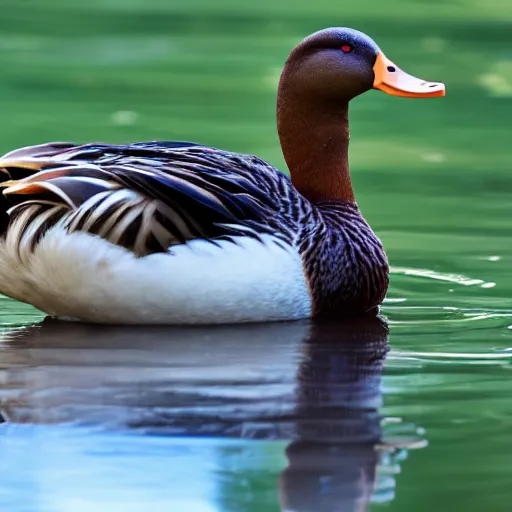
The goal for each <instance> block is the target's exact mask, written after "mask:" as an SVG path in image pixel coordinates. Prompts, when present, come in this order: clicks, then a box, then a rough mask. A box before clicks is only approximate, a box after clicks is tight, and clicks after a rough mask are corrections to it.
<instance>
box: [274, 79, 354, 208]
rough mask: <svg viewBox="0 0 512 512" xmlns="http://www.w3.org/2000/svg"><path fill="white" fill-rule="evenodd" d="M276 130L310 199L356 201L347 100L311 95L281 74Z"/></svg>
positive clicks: (290, 165) (293, 172)
mask: <svg viewBox="0 0 512 512" xmlns="http://www.w3.org/2000/svg"><path fill="white" fill-rule="evenodd" d="M277 130H278V133H279V138H280V141H281V147H282V150H283V154H284V158H285V160H286V164H287V165H288V169H289V171H290V174H291V177H292V181H293V184H294V185H295V187H296V188H297V190H298V191H299V192H300V193H301V194H302V195H303V196H304V197H306V198H307V199H309V200H310V201H324V200H333V199H334V200H340V201H346V202H354V201H355V198H354V191H353V189H352V181H351V179H350V171H349V165H348V143H349V139H350V134H349V128H348V102H347V103H345V104H340V103H339V101H337V102H336V103H334V102H330V101H325V100H324V101H322V100H319V99H314V98H313V99H311V98H308V97H307V95H305V94H303V93H302V92H301V91H300V88H299V87H298V84H294V83H293V80H289V79H288V77H287V75H286V70H285V72H284V73H283V76H282V77H281V83H280V85H279V92H278V97H277Z"/></svg>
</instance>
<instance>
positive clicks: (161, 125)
mask: <svg viewBox="0 0 512 512" xmlns="http://www.w3.org/2000/svg"><path fill="white" fill-rule="evenodd" d="M333 25H344V26H353V27H354V28H358V29H360V30H363V31H365V32H367V33H368V34H370V35H371V36H372V37H374V39H375V40H376V41H377V42H378V44H379V45H380V46H381V48H382V50H383V51H384V52H385V53H386V54H387V56H388V57H390V58H391V59H392V60H393V61H394V62H396V64H397V65H399V66H400V67H402V68H403V69H404V70H406V71H408V72H409V73H411V74H413V75H416V76H419V77H422V78H425V79H428V80H439V81H443V82H445V84H446V89H447V96H446V98H443V99H432V100H406V99H398V98H393V97H390V96H387V95H385V94H382V93H380V92H377V91H373V92H370V93H368V94H365V95H364V96H362V97H360V98H357V99H356V100H355V101H354V102H353V105H352V108H351V129H352V143H351V166H352V174H353V181H354V186H355V189H356V194H357V198H358V202H359V204H360V206H361V209H362V210H363V212H364V213H365V216H366V217H367V219H368V221H369V222H370V224H371V225H372V226H373V228H374V229H375V231H376V232H377V233H378V234H379V236H380V237H381V238H382V240H383V242H384V245H385V247H386V249H387V252H388V255H389V259H390V262H391V264H392V266H393V273H392V277H391V286H390V291H389V294H388V299H387V302H386V303H385V305H384V308H383V313H384V315H385V316H386V317H387V318H388V320H389V324H390V332H391V335H390V343H391V346H392V351H391V352H390V354H389V356H388V359H387V362H386V365H385V369H384V377H383V394H384V396H383V400H384V405H383V406H382V408H381V409H380V413H381V414H382V415H383V416H384V417H386V418H392V417H397V418H403V419H404V420H405V421H407V422H410V423H411V424H414V425H417V426H419V427H421V428H422V429H425V432H426V434H425V436H426V438H427V440H428V446H427V447H423V448H422V449H418V450H415V451H413V450H411V451H410V453H409V458H408V460H406V461H404V462H402V463H401V467H402V473H401V474H399V475H396V477H395V479H396V489H395V492H394V495H393V499H390V500H389V499H388V500H387V504H386V505H383V504H379V503H377V504H374V505H372V506H371V507H372V510H374V509H375V510H382V509H383V508H384V507H385V508H386V509H387V510H393V511H397V512H398V511H407V510H411V509H413V510H417V511H423V510H424V511H430V510H439V511H451V510H459V509H460V510H475V511H477V510H491V511H501V510H503V511H506V510H509V509H510V501H511V499H512V490H511V487H510V480H511V478H512V460H511V458H510V454H511V446H512V442H511V441H510V439H509V436H510V430H511V427H512V424H511V421H510V417H511V413H512V401H511V398H510V397H511V394H512V383H511V382H512V381H511V380H509V379H510V368H511V366H510V362H509V361H510V359H509V356H510V357H512V352H510V351H508V347H510V346H511V340H512V331H511V330H510V329H509V326H511V325H512V301H511V296H512V278H511V275H512V244H511V242H510V233H511V230H510V223H511V218H512V215H511V214H512V202H511V198H512V187H511V186H510V183H512V181H511V180H512V176H511V175H510V171H511V164H510V155H511V152H510V129H509V127H510V119H511V116H512V50H511V48H512V47H511V43H512V39H511V36H510V34H511V29H512V6H511V5H509V4H507V3H506V2H504V1H502V0H458V1H452V2H437V1H436V2H419V1H399V0H389V1H387V2H377V1H376V0H371V1H365V2H340V1H338V0H336V1H334V0H316V1H315V2H305V1H303V0H300V1H299V0H280V1H276V0H273V1H270V0H260V1H258V2H253V3H248V2H241V1H239V2H233V1H228V0H217V1H215V2H212V1H210V0H188V1H187V2H181V1H178V0H89V1H88V2H86V3H83V4H82V3H78V2H69V1H68V0H31V1H26V2H21V1H16V2H15V1H13V0H7V2H4V4H3V5H2V12H1V16H0V69H1V79H0V111H1V112H2V129H1V137H0V150H2V151H8V150H10V149H12V148H15V147H18V146H23V145H28V144H36V143H40V142H44V141H47V140H71V141H76V142H80V141H98V140H100V141H105V142H128V141H132V140H150V139H167V140H168V139H179V140H193V141H197V142H201V143H203V144H210V145H212V146H216V147H221V148H225V149H229V150H233V151H241V152H249V153H255V154H258V155H260V156H262V157H263V158H265V159H267V160H268V161H270V162H271V163H272V164H275V165H276V166H277V167H279V168H281V169H284V168H285V166H284V161H283V158H282V155H281V153H280V148H279V144H278V140H277V136H276V131H275V119H274V108H275V107H274V102H275V91H276V85H277V80H278V77H279V72H280V69H281V67H282V64H283V61H284V59H285V58H286V55H287V53H288V52H289V50H290V49H291V48H292V47H293V46H294V45H295V44H296V43H297V42H298V41H299V40H300V39H301V38H302V37H304V36H305V35H307V34H309V33H311V32H313V31H315V30H318V29H320V28H324V27H326V26H333ZM0 306H1V309H0V322H1V323H2V325H3V326H4V329H8V328H9V326H12V325H24V324H30V323H33V322H37V321H39V320H41V319H42V315H41V314H39V313H38V312H36V311H35V310H33V309H32V308H30V307H29V306H26V305H22V304H17V303H15V302H13V301H10V300H8V299H2V302H1V303H0ZM2 368H3V369H4V370H5V369H6V368H7V363H6V362H3V363H2ZM255 446H256V445H255ZM258 446H260V445H258ZM134 449H135V448H134ZM140 449H141V450H143V449H144V448H143V447H140ZM247 449H248V450H250V448H247ZM254 450H256V451H258V450H261V446H260V447H259V448H254ZM264 450H267V451H266V452H265V453H272V454H275V457H277V462H276V460H274V459H273V458H272V457H274V455H272V456H269V458H263V459H262V460H263V461H264V463H262V465H261V466H259V469H258V470H255V468H254V465H251V464H249V463H248V464H247V467H246V468H245V466H244V464H242V463H240V462H238V466H237V471H238V474H239V475H242V476H243V478H245V479H246V480H247V481H248V482H250V485H249V484H247V486H249V487H247V486H246V488H245V491H243V492H246V494H244V493H243V492H242V491H241V490H240V488H238V487H237V485H238V484H236V485H235V484H234V483H233V484H232V485H231V486H230V485H224V487H223V493H224V495H223V496H224V497H223V499H222V500H220V501H218V503H223V504H224V505H222V506H220V505H219V507H221V508H211V509H206V508H205V509H204V510H221V511H222V512H224V511H228V510H229V511H231V510H233V511H235V510H236V511H238V510H240V511H245V510H247V511H249V510H251V511H253V510H254V511H256V510H258V511H260V510H261V511H263V510H278V509H279V507H278V505H277V503H278V501H277V491H276V488H277V483H276V481H277V480H276V478H277V474H278V473H279V464H282V463H283V461H282V458H280V457H281V456H280V455H279V453H280V452H279V450H280V448H272V446H270V447H265V448H264ZM273 450H274V451H273ZM228 451H229V450H228ZM258 453H259V452H258ZM249 458H250V457H249ZM265 461H266V462H265ZM267 463H268V464H267ZM40 464H41V463H40ZM169 464H170V465H172V464H173V462H172V460H170V461H169ZM265 464H267V466H265ZM0 469H1V468H0ZM244 471H245V473H244ZM225 472H229V469H226V470H225ZM219 474H220V475H221V476H218V475H219ZM219 474H217V476H218V478H220V479H221V480H222V478H224V477H222V475H224V476H225V473H222V472H221V473H219ZM211 478H214V477H211ZM237 481H238V480H236V479H235V480H234V482H237ZM134 485H136V484H134ZM141 485H142V484H141ZM240 485H241V484H240ZM221 487H222V486H221ZM247 489H250V496H251V499H248V498H247V493H248V492H249V491H248V490H247ZM240 493H242V494H240ZM242 495H243V497H244V498H243V499H242V498H241V497H240V496H242ZM8 505H10V507H9V509H10V510H20V511H21V510H31V511H32V510H35V511H37V510H38V508H37V505H32V508H31V507H30V506H29V507H28V508H19V509H17V508H16V506H15V504H14V505H13V503H10V504H8ZM34 507H35V508H34ZM70 507H71V506H69V507H68V508H66V506H64V505H62V506H61V505H59V506H57V505H55V506H54V507H53V508H52V507H50V508H48V509H45V510H51V511H52V512H53V510H65V511H67V510H75V508H73V507H71V508H70ZM40 510H42V509H40ZM76 510H78V508H76ZM134 510H136V509H134ZM158 510H160V509H158ZM161 510H166V508H165V507H163V508H162V509H161ZM169 510H171V509H169ZM198 510H199V509H198ZM201 510H203V509H201ZM312 510H314V508H313V509H312ZM318 510H319V509H318Z"/></svg>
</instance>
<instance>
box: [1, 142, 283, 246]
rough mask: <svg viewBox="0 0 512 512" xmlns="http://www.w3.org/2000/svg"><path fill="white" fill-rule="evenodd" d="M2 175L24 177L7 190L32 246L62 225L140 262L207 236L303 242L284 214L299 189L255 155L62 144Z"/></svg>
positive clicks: (13, 161) (28, 156) (14, 155)
mask: <svg viewBox="0 0 512 512" xmlns="http://www.w3.org/2000/svg"><path fill="white" fill-rule="evenodd" d="M0 168H1V169H4V170H5V171H7V172H8V173H9V174H10V175H11V177H13V178H15V179H14V180H9V181H7V182H5V183H3V186H4V196H5V197H6V199H7V200H8V201H9V203H10V208H9V210H7V213H8V215H9V224H8V225H7V227H6V230H7V231H10V230H14V231H15V233H16V235H17V237H18V239H19V243H20V244H21V243H24V244H27V243H28V244H29V245H30V247H34V246H35V245H36V244H37V242H38V241H39V240H40V239H41V238H42V236H44V234H45V233H46V232H47V231H48V229H50V228H51V227H52V226H54V225H56V224H60V225H62V226H64V227H65V228H66V229H67V230H68V232H70V233H72V232H75V231H83V232H87V233H91V234H94V235H98V236H100V237H102V238H105V239H106V240H108V241H110V242H112V243H114V244H117V245H120V246H123V247H125V248H127V249H130V250H132V251H133V252H134V253H135V254H137V255H138V256H144V255H147V254H151V253H155V252H166V251H168V250H169V249H170V248H171V251H172V246H173V245H176V244H184V243H186V242H187V241H188V240H192V239H197V238H201V239H205V240H209V241H211V242H212V243H215V242H216V240H222V239H233V237H235V236H239V235H242V236H249V237H254V238H257V239H259V238H260V237H261V236H262V235H263V234H272V235H274V236H275V237H276V241H278V242H279V240H282V241H283V242H286V241H288V242H290V240H291V238H292V237H293V229H291V226H289V225H288V224H289V223H288V222H286V218H284V217H283V218H281V216H280V215H279V213H280V210H281V209H282V203H281V200H280V197H281V196H282V195H283V193H284V194H285V195H289V192H290V191H291V190H293V186H292V185H291V182H290V180H289V179H288V178H287V177H286V176H285V175H284V174H282V173H280V172H279V171H278V170H276V169H275V168H274V167H272V166H270V165H269V164H268V163H266V162H264V161H263V160H261V159H260V158H258V157H255V156H252V155H240V154H235V153H229V152H225V151H221V150H218V149H214V148H209V147H205V146H199V145H197V144H193V143H188V142H145V143H135V144H131V145H120V146H113V145H107V144H86V145H81V146H77V145H74V144H70V143H52V144H44V145H41V146H31V147H27V148H22V149H19V150H16V151H13V152H10V153H7V154H6V155H4V156H3V157H2V158H0ZM286 192H288V194H287V193H286Z"/></svg>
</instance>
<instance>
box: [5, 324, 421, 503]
mask: <svg viewBox="0 0 512 512" xmlns="http://www.w3.org/2000/svg"><path fill="white" fill-rule="evenodd" d="M387 337H388V330H387V326H386V324H385V323H384V322H383V321H382V320H381V319H379V318H377V317H368V318H364V319H361V320H360V321H357V322H352V323H343V324H340V323H321V324H310V323H308V322H302V323H301V322H299V323H289V324H287V323H281V324H264V325H251V326H224V327H214V328H213V327H199V328H192V327H185V328H161V327H152V328H133V327H130V328H122V327H120V328H117V327H99V326H90V325H82V324H70V325H67V324H61V323H57V322H52V321H48V322H45V323H43V324H42V325H40V326H32V327H29V328H25V329H16V330H12V331H10V332H9V333H8V334H6V335H5V337H4V339H3V341H4V343H5V346H6V348H5V349H4V350H3V351H2V352H1V359H0V379H1V380H2V389H1V391H0V399H1V404H2V411H3V414H4V416H5V418H6V419H7V420H8V422H11V423H37V424H56V423H59V424H62V423H69V422H71V423H73V426H74V429H77V427H78V426H80V425H81V426H84V425H85V426H91V425H93V426H94V427H95V428H96V429H97V428H98V427H100V428H101V429H102V431H103V432H104V433H106V434H107V435H108V433H109V432H114V431H115V433H116V435H118V434H119V431H123V432H126V430H127V429H128V432H129V433H133V432H138V433H142V434H146V436H148V435H150V434H155V435H158V436H159V438H160V439H163V438H162V436H168V435H172V436H187V437H188V438H190V436H195V437H198V436H201V437H203V438H216V439H219V438H238V439H240V438H242V439H253V440H254V439H259V440H266V441H268V440H272V441H277V440H285V441H286V442H287V443H288V445H287V447H286V458H287V467H286V468H285V469H284V470H283V471H282V472H281V475H280V477H279V500H280V504H281V508H282V510H293V511H297V512H298V511H313V510H314V511H317V512H322V511H334V510H347V511H348V510H354V511H356V510H357V511H359V510H365V509H366V508H367V504H368V503H369V502H370V501H389V500H390V499H392V498H393V496H394V483H395V482H394V476H393V475H394V473H395V472H396V470H397V467H398V464H399V460H400V458H401V457H403V456H404V454H405V453H406V452H405V450H406V449H407V448H414V447H421V446H423V444H424V440H423V439H422V436H421V433H420V432H419V431H418V429H416V428H414V427H408V426H407V425H406V426H405V427H404V426H403V425H398V427H399V428H400V429H401V432H399V436H398V437H397V436H396V435H393V432H391V435H390V433H389V431H388V426H389V427H391V428H393V427H394V428H395V429H396V425H395V424H394V423H393V422H383V421H382V419H381V417H380V416H379V413H378V408H379V407H380V405H381V401H382V399H381V386H380V384H381V371H382V365H383V362H384V358H385V355H386V353H387V350H388V345H387ZM387 423H389V425H388V426H383V425H386V424H387ZM151 437H152V436H151ZM144 438H147V437H142V438H140V437H139V438H138V439H139V441H137V443H139V446H140V439H144ZM130 439H133V436H128V437H127V440H126V442H127V443H129V442H130ZM182 439H183V438H182ZM183 442H184V445H185V446H186V445H187V441H186V439H183ZM247 443H249V444H247ZM276 445H277V446H281V443H277V444H276ZM244 446H245V448H246V449H250V448H251V446H252V447H255V446H257V444H254V443H250V442H249V441H247V442H246V444H245V445H244ZM170 463H172V458H171V459H170ZM241 470H242V471H243V468H242V469H241ZM212 478H216V475H215V474H212ZM223 482H224V483H225V475H224V476H223V478H221V479H220V480H219V485H221V487H222V486H224V484H223ZM224 487H225V486H224ZM228 487H229V486H228ZM0 490H1V484H0ZM225 492H227V493H229V490H226V489H225ZM227 498H228V499H229V496H228V497H227ZM231 500H232V498H231ZM221 501H224V500H221ZM219 510H223V511H224V510H231V507H228V506H226V507H224V506H223V508H220V509H219Z"/></svg>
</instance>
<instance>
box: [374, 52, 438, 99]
mask: <svg viewBox="0 0 512 512" xmlns="http://www.w3.org/2000/svg"><path fill="white" fill-rule="evenodd" d="M373 71H374V73H375V80H374V82H373V88H374V89H380V90H381V91H384V92H386V93H388V94H391V95H392V96H402V97H404V98H436V97H438V96H444V95H445V89H444V84H442V83H440V82H426V81H425V80H422V79H421V78H416V77H414V76H411V75H409V74H407V73H406V72H405V71H402V70H401V69H400V68H399V67H398V66H396V65H395V64H393V62H391V61H390V60H389V59H388V58H387V57H386V56H385V55H384V54H383V53H379V54H378V55H377V60H376V61H375V65H374V66H373Z"/></svg>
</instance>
